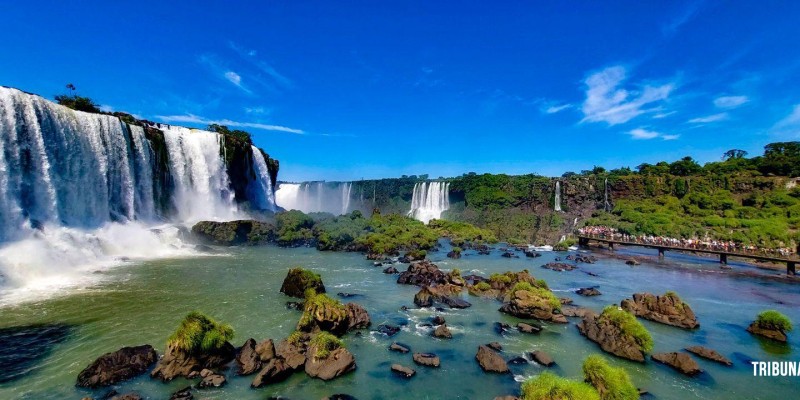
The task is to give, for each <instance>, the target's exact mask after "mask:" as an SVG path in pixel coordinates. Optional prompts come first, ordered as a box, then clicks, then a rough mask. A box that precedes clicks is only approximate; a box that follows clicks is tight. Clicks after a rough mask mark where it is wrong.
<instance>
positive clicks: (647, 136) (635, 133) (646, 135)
mask: <svg viewBox="0 0 800 400" xmlns="http://www.w3.org/2000/svg"><path fill="white" fill-rule="evenodd" d="M628 135H630V136H631V139H635V140H651V139H656V138H661V139H662V140H676V139H678V138H679V137H680V135H667V134H664V133H661V132H656V131H651V130H647V129H644V128H636V129H632V130H630V131H628Z"/></svg>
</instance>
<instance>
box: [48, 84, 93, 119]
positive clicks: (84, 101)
mask: <svg viewBox="0 0 800 400" xmlns="http://www.w3.org/2000/svg"><path fill="white" fill-rule="evenodd" d="M66 88H67V89H68V90H69V91H70V94H59V95H56V96H55V99H56V102H57V103H58V104H61V105H62V106H65V107H69V108H71V109H73V110H78V111H85V112H90V113H99V112H100V107H99V106H98V105H97V104H96V103H95V102H94V100H92V99H90V98H88V97H82V96H78V95H77V94H76V89H75V85H73V84H71V83H68V84H67V85H66Z"/></svg>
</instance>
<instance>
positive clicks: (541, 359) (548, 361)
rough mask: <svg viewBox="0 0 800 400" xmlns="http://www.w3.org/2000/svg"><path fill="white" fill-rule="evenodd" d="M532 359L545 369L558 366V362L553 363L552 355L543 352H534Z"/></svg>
mask: <svg viewBox="0 0 800 400" xmlns="http://www.w3.org/2000/svg"><path fill="white" fill-rule="evenodd" d="M531 358H533V361H536V362H537V363H539V364H541V365H544V366H545V367H552V366H553V365H555V364H556V362H555V361H553V357H551V356H550V354H547V353H545V352H544V351H541V350H536V351H534V352H532V353H531Z"/></svg>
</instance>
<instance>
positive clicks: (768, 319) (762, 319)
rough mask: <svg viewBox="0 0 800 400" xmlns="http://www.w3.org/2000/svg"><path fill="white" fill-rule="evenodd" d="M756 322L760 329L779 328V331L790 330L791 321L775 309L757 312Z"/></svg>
mask: <svg viewBox="0 0 800 400" xmlns="http://www.w3.org/2000/svg"><path fill="white" fill-rule="evenodd" d="M756 324H757V325H758V326H759V327H760V328H762V329H771V330H779V331H781V332H791V331H792V321H790V320H789V318H788V317H787V316H785V315H783V314H781V313H779V312H777V311H775V310H767V311H763V312H761V313H760V314H758V318H756Z"/></svg>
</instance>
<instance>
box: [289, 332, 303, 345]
mask: <svg viewBox="0 0 800 400" xmlns="http://www.w3.org/2000/svg"><path fill="white" fill-rule="evenodd" d="M302 338H303V332H300V331H294V332H292V333H291V334H290V335H289V337H287V338H286V341H287V342H289V343H291V344H293V345H295V346H296V345H298V344H300V340H301V339H302Z"/></svg>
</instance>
